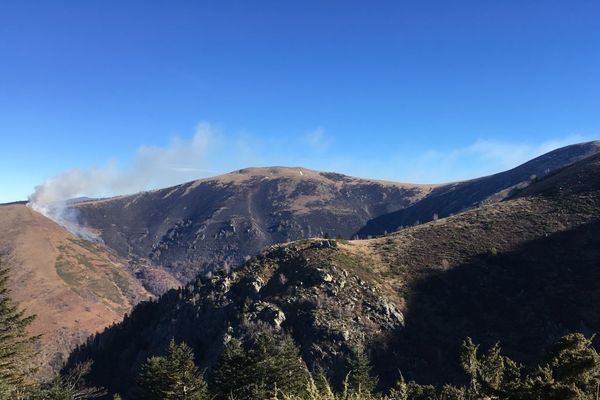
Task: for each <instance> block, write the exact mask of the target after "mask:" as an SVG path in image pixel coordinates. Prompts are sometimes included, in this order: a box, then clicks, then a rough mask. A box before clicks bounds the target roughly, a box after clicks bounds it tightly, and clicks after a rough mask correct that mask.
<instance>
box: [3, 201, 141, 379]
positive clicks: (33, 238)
mask: <svg viewBox="0 0 600 400" xmlns="http://www.w3.org/2000/svg"><path fill="white" fill-rule="evenodd" d="M0 251H2V253H3V254H4V256H3V258H4V261H5V263H6V264H8V266H9V267H10V271H11V272H10V288H11V289H12V296H13V297H14V300H16V301H17V302H18V303H19V304H20V305H21V307H23V308H25V309H26V310H27V312H28V313H30V314H36V315H37V318H36V319H35V322H34V323H33V325H32V328H31V333H32V334H41V335H43V336H42V340H41V345H40V352H41V354H40V361H41V362H42V363H43V364H49V365H50V366H48V365H46V366H45V367H44V372H45V373H47V372H48V371H49V370H50V369H51V367H56V366H58V365H59V364H60V363H61V361H62V360H63V358H64V356H65V355H66V354H68V352H69V351H70V350H71V349H72V348H73V347H74V346H75V345H76V344H79V343H81V342H82V341H83V340H84V339H85V338H86V337H87V336H88V335H89V334H91V333H93V332H96V331H98V330H101V329H103V328H104V327H106V326H108V325H110V324H112V323H115V322H118V321H119V320H120V319H121V318H122V317H123V315H124V314H125V313H126V312H128V311H129V310H130V309H131V308H132V306H133V305H134V304H135V303H137V302H138V301H140V300H143V299H147V298H148V293H147V292H146V290H145V289H143V288H142V287H141V285H140V284H139V283H138V281H137V280H136V279H135V278H134V277H133V276H132V275H131V274H130V273H129V272H128V271H127V269H126V264H124V263H123V261H122V260H120V259H119V258H117V257H116V256H115V255H114V254H112V253H110V252H109V251H107V250H106V249H105V248H104V247H102V246H98V245H94V244H92V243H89V242H86V241H83V240H81V239H79V238H77V237H75V236H73V235H71V234H70V233H69V232H67V231H66V230H65V229H63V228H62V227H61V226H59V225H57V224H56V223H54V222H53V221H51V220H49V219H47V218H46V217H44V216H42V215H41V214H38V213H36V212H35V211H32V210H31V209H29V208H28V207H26V206H25V205H23V204H13V205H2V206H0Z"/></svg>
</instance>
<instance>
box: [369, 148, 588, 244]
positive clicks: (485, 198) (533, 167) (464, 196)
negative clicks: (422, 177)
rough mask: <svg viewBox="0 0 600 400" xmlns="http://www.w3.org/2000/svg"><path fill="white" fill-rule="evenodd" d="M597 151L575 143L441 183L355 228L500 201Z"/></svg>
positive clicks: (380, 228) (386, 227) (382, 227)
mask: <svg viewBox="0 0 600 400" xmlns="http://www.w3.org/2000/svg"><path fill="white" fill-rule="evenodd" d="M598 152H600V141H595V142H587V143H580V144H574V145H571V146H566V147H562V148H560V149H557V150H554V151H551V152H549V153H546V154H544V155H542V156H540V157H537V158H535V159H533V160H531V161H528V162H526V163H525V164H523V165H520V166H518V167H516V168H513V169H511V170H509V171H505V172H501V173H498V174H494V175H490V176H486V177H482V178H477V179H473V180H469V181H464V182H456V183H451V184H447V185H440V186H438V187H436V188H434V189H433V190H432V191H431V192H430V193H429V194H428V195H427V196H426V197H425V198H423V199H422V200H420V201H419V202H417V203H415V204H413V205H412V206H410V207H406V208H403V209H400V210H396V211H393V212H391V213H388V214H384V215H381V216H378V217H375V218H373V219H372V220H370V221H369V222H368V223H367V224H366V226H365V227H363V228H362V229H360V230H359V231H358V233H357V234H358V236H360V237H365V238H366V237H368V236H377V235H382V234H384V233H386V232H394V231H397V230H398V229H399V228H400V227H403V226H410V225H414V224H415V223H420V222H427V221H431V220H432V219H435V218H441V217H447V216H449V215H452V214H456V213H458V212H460V211H464V210H466V209H469V208H474V207H479V206H480V205H482V204H486V203H491V202H496V201H500V200H502V199H505V198H507V197H508V196H510V194H511V193H512V192H513V191H515V190H519V189H522V188H523V187H525V186H528V185H530V184H531V183H532V182H533V181H535V180H538V179H540V178H543V177H544V176H545V175H547V174H549V173H551V172H552V171H556V170H558V169H561V168H563V167H565V166H567V165H571V164H573V163H575V162H577V161H579V160H582V159H584V158H586V157H589V156H591V155H593V154H596V153H598Z"/></svg>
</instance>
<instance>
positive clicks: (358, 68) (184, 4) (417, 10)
mask: <svg viewBox="0 0 600 400" xmlns="http://www.w3.org/2000/svg"><path fill="white" fill-rule="evenodd" d="M599 17H600V3H599V2H598V1H591V0H590V1H588V0H577V1H573V0H564V1H552V0H545V1H528V0H496V1H491V0H490V1H481V0H472V1H461V0H456V1H448V0H439V1H428V0H418V1H417V0H413V1H400V0H398V1H389V2H388V1H361V2H358V1H351V0H344V1H323V0H319V1H285V0H278V1H226V0H219V1H189V2H188V1H139V2H137V1H108V0H102V1H10V0H9V1H2V2H1V3H0V183H1V186H0V187H1V189H0V202H2V201H11V200H18V199H24V198H26V197H27V195H28V194H29V193H31V191H32V190H33V187H34V186H35V185H36V184H38V183H40V182H41V181H42V180H43V179H44V178H45V177H47V176H52V175H57V174H60V173H61V172H62V171H64V170H68V169H72V168H79V169H83V170H86V169H88V168H91V167H96V168H99V169H103V168H106V166H107V165H108V164H109V163H113V165H114V166H116V167H114V168H116V169H118V170H120V171H127V170H131V168H133V167H132V164H133V163H135V162H136V160H137V159H138V158H139V157H140V156H139V154H140V150H139V149H140V146H156V147H166V148H167V150H165V151H167V152H168V149H169V148H171V147H173V146H175V147H178V145H173V144H172V143H171V142H172V140H173V138H174V137H179V138H180V139H179V140H180V145H179V147H182V146H183V147H186V145H187V144H189V143H188V142H187V141H188V140H190V138H191V137H192V136H193V135H194V133H195V129H196V128H195V127H196V126H197V125H198V124H199V123H201V122H205V123H209V124H210V125H211V128H210V129H209V130H210V131H211V134H210V135H212V136H211V138H212V139H210V141H211V143H212V144H209V145H207V149H205V151H204V152H200V153H202V154H199V155H198V157H202V158H203V159H202V161H198V163H195V162H194V160H193V157H194V156H193V155H192V156H191V157H192V160H190V159H189V158H188V159H185V160H184V163H183V164H181V165H170V164H168V163H167V164H168V165H167V164H165V165H167V166H166V167H165V168H171V167H172V169H173V170H177V171H179V172H182V176H181V179H180V180H185V179H189V178H191V177H194V176H204V175H207V174H208V175H209V174H213V173H219V172H226V171H228V170H230V169H235V168H240V167H243V166H248V165H250V164H254V165H300V164H302V165H303V166H306V167H310V168H315V169H327V170H337V171H338V172H342V173H347V174H353V175H361V176H370V177H377V178H386V179H395V180H413V181H415V180H417V181H447V180H452V179H460V178H466V177H470V176H477V175H479V174H484V173H490V172H494V171H496V170H498V169H502V168H505V167H508V166H512V165H513V164H516V163H518V162H520V161H523V160H524V159H525V158H527V157H528V156H530V155H535V154H539V153H540V152H541V151H543V150H546V149H549V148H552V147H555V146H557V145H561V144H565V143H569V142H574V141H579V140H586V139H595V138H598V137H600V73H599V71H600V19H599ZM213 142H214V143H213ZM170 143H171V144H170ZM215 143H216V144H215ZM155 150H159V149H155ZM158 153H159V154H162V153H160V152H158ZM163 153H164V152H163ZM136 154H138V155H137V156H136ZM175 157H177V156H175ZM161 165H162V164H161ZM157 174H160V171H158V172H157ZM194 174H195V175H194ZM173 180H177V177H173V175H172V174H171V175H169V178H168V179H166V180H164V182H166V183H171V181H173ZM160 182H161V183H162V181H160ZM173 183H174V182H173Z"/></svg>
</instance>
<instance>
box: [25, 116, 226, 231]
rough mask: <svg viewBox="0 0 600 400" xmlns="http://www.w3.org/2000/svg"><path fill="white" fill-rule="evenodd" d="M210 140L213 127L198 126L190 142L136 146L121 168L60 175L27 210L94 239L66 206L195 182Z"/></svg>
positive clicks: (37, 190)
mask: <svg viewBox="0 0 600 400" xmlns="http://www.w3.org/2000/svg"><path fill="white" fill-rule="evenodd" d="M214 139H215V134H214V130H213V128H212V127H211V126H210V125H209V124H208V123H201V124H199V125H198V126H197V128H196V131H195V133H194V135H193V136H192V137H191V138H190V139H187V140H186V139H181V138H174V139H173V140H172V141H171V143H170V144H169V145H168V146H166V147H155V146H142V147H140V148H139V149H138V151H137V153H136V155H135V158H134V160H133V163H132V164H131V166H130V167H129V168H127V169H124V170H123V169H120V168H119V167H118V166H117V164H116V163H110V164H108V165H107V166H106V167H104V168H90V169H77V168H75V169H71V170H68V171H65V172H63V173H61V174H59V175H57V176H52V177H49V178H46V179H45V180H44V181H43V182H42V183H41V184H40V185H38V186H36V188H35V191H34V192H33V193H32V194H31V195H30V196H29V203H28V205H29V207H31V208H32V209H34V210H36V211H38V212H40V213H42V214H44V215H45V216H47V217H49V218H51V219H52V220H54V221H55V222H57V223H59V224H60V225H62V226H64V227H65V228H67V229H68V230H69V231H71V232H72V233H74V234H76V235H78V236H80V237H83V238H85V239H88V240H98V238H97V235H95V234H94V233H92V232H91V231H89V230H87V229H86V228H85V227H84V226H81V224H80V222H79V220H78V213H77V209H76V208H73V207H71V206H72V203H73V202H76V201H77V198H78V197H82V196H86V197H104V196H112V195H116V194H129V193H135V192H139V191H142V190H148V189H151V188H157V187H165V186H169V185H174V184H178V183H181V182H184V181H186V180H192V179H196V178H198V177H199V176H202V175H204V173H205V172H207V170H206V169H205V168H204V167H205V166H204V164H205V162H206V156H207V152H208V150H209V148H210V146H211V144H212V143H213V141H214Z"/></svg>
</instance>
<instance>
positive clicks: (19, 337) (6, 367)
mask: <svg viewBox="0 0 600 400" xmlns="http://www.w3.org/2000/svg"><path fill="white" fill-rule="evenodd" d="M8 274H9V270H8V269H7V268H5V267H3V265H2V259H1V257H0V399H1V400H4V399H11V400H14V399H20V398H23V396H24V392H26V391H27V389H28V388H29V387H30V386H32V384H33V382H32V375H33V372H34V371H35V368H34V367H32V360H33V355H34V350H33V345H34V343H35V341H36V340H37V339H38V337H31V336H29V335H28V333H27V328H28V327H29V325H31V323H32V322H33V320H34V318H35V316H34V315H31V316H25V312H24V311H22V310H19V309H18V307H17V305H16V304H15V303H14V302H13V301H12V300H11V299H10V297H9V294H10V291H9V289H8Z"/></svg>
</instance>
